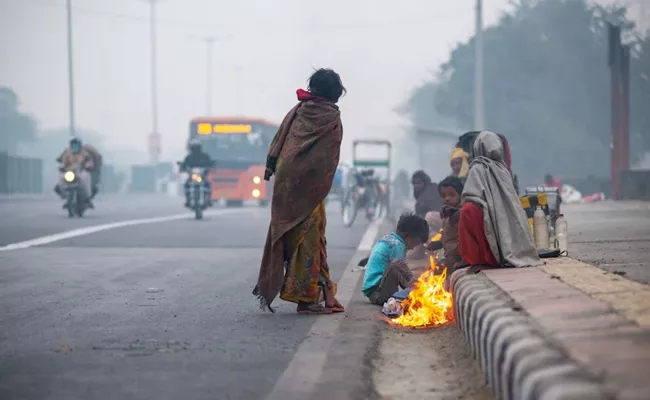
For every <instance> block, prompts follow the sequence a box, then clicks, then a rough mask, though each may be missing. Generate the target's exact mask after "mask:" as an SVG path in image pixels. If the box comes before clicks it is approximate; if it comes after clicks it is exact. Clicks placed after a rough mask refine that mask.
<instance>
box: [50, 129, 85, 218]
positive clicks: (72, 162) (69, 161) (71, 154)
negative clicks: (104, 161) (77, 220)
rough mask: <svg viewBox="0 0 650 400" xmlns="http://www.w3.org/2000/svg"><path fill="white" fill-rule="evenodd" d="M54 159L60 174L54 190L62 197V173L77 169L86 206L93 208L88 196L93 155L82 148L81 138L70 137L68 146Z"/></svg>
mask: <svg viewBox="0 0 650 400" xmlns="http://www.w3.org/2000/svg"><path fill="white" fill-rule="evenodd" d="M56 161H57V162H58V163H59V171H60V172H61V173H62V174H61V177H60V179H59V182H58V183H57V185H56V186H55V187H54V191H55V192H56V193H57V194H58V195H59V196H61V198H63V197H64V194H63V191H62V190H61V185H62V184H63V183H64V181H63V173H64V172H65V171H68V170H75V171H77V179H78V180H79V182H80V184H81V188H82V190H83V192H84V198H85V199H86V202H87V203H88V207H90V208H94V205H93V204H92V201H91V198H90V196H91V194H92V189H91V177H90V174H89V173H88V171H89V170H92V169H93V168H94V163H93V157H92V155H91V154H90V153H89V152H88V151H87V150H86V149H84V146H83V143H82V142H81V139H79V138H76V137H73V138H72V139H70V142H69V146H68V147H67V148H66V149H65V150H63V152H62V153H61V155H60V156H59V157H58V158H57V159H56ZM64 207H66V205H64Z"/></svg>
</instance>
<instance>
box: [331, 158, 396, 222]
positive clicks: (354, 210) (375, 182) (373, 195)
mask: <svg viewBox="0 0 650 400" xmlns="http://www.w3.org/2000/svg"><path fill="white" fill-rule="evenodd" d="M373 174H374V171H372V170H368V171H362V172H361V173H360V177H361V179H360V180H359V181H358V182H357V183H356V184H353V185H350V186H348V187H347V188H346V189H345V190H344V194H343V200H342V201H341V212H342V214H343V224H344V225H345V226H346V227H348V228H349V227H350V226H352V224H353V223H354V221H355V219H356V217H357V214H358V212H359V210H361V209H363V210H364V211H365V213H366V218H367V219H368V221H369V222H372V221H373V220H375V219H377V218H379V217H381V215H382V213H383V211H384V198H385V196H384V195H383V190H382V188H381V184H380V182H379V179H377V178H375V177H374V176H373Z"/></svg>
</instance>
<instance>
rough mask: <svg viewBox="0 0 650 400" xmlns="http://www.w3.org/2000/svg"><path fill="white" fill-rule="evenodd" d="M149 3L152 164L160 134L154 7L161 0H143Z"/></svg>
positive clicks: (154, 160) (156, 154)
mask: <svg viewBox="0 0 650 400" xmlns="http://www.w3.org/2000/svg"><path fill="white" fill-rule="evenodd" d="M144 1H147V2H148V3H149V39H150V42H151V122H152V124H151V125H152V126H151V128H152V130H151V133H150V134H149V143H150V144H149V146H150V149H149V152H150V155H151V161H152V162H153V163H155V162H157V160H158V152H159V150H156V151H154V149H153V148H154V147H156V146H158V147H159V146H160V132H158V66H157V57H156V5H157V3H158V2H160V1H162V0H144Z"/></svg>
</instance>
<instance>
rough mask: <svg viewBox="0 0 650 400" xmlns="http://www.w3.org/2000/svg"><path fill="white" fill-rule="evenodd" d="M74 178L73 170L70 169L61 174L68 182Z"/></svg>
mask: <svg viewBox="0 0 650 400" xmlns="http://www.w3.org/2000/svg"><path fill="white" fill-rule="evenodd" d="M74 178H75V176H74V172H72V171H68V172H66V173H65V174H63V179H64V180H65V181H66V182H68V183H70V182H72V181H74Z"/></svg>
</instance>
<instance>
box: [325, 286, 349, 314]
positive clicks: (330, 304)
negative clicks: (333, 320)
mask: <svg viewBox="0 0 650 400" xmlns="http://www.w3.org/2000/svg"><path fill="white" fill-rule="evenodd" d="M323 297H325V308H327V309H329V310H332V312H333V313H342V312H345V308H343V306H342V305H341V303H339V301H338V300H336V298H335V297H334V296H333V295H332V292H331V291H330V288H329V287H328V286H327V285H323Z"/></svg>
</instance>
